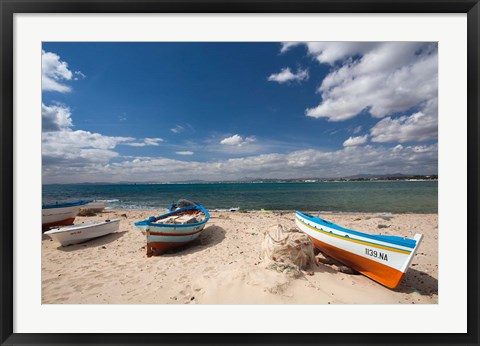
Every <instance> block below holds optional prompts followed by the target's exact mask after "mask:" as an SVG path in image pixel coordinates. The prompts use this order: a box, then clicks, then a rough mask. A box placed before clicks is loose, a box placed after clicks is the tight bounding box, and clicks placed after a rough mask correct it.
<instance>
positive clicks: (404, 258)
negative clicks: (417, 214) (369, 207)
mask: <svg viewBox="0 0 480 346" xmlns="http://www.w3.org/2000/svg"><path fill="white" fill-rule="evenodd" d="M320 220H321V219H319V218H315V217H312V216H310V215H307V214H302V213H299V212H297V213H296V219H295V222H296V224H297V226H298V227H299V228H300V229H301V230H302V231H303V232H304V233H306V234H307V235H308V236H309V237H310V238H311V239H312V241H313V243H314V245H315V247H317V248H318V249H319V250H320V251H322V252H324V253H325V254H327V255H328V256H331V257H333V258H335V259H337V260H338V261H340V262H342V263H343V264H345V265H347V266H349V267H351V268H353V269H355V270H357V271H358V272H360V273H361V274H363V275H365V276H367V277H369V278H371V279H373V280H375V281H377V282H379V283H380V284H382V285H384V286H386V287H388V288H396V287H398V285H399V284H400V282H401V281H402V279H403V277H404V275H405V273H406V272H407V269H408V267H409V265H410V263H411V261H412V259H413V256H414V255H415V252H416V250H417V248H418V246H419V244H420V241H421V239H422V236H421V235H420V234H417V235H416V236H415V237H414V239H413V240H411V239H408V240H405V239H402V238H401V237H392V236H372V235H369V234H366V233H360V232H356V231H350V230H347V229H344V228H342V227H339V226H338V225H335V224H333V223H329V222H325V220H321V221H320ZM317 221H318V222H317ZM322 221H323V222H322Z"/></svg>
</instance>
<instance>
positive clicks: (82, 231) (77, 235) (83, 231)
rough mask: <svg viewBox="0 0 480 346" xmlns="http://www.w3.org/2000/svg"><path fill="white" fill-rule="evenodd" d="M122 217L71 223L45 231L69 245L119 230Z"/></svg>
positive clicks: (64, 244) (63, 243) (58, 240)
mask: <svg viewBox="0 0 480 346" xmlns="http://www.w3.org/2000/svg"><path fill="white" fill-rule="evenodd" d="M119 225H120V219H116V220H105V221H103V222H85V223H81V224H78V225H71V226H66V227H61V228H56V229H52V230H50V231H48V232H45V234H46V235H48V236H49V237H50V238H52V239H53V240H55V241H57V242H59V243H60V244H62V246H67V245H71V244H78V243H83V242H85V241H87V240H90V239H93V238H98V237H101V236H104V235H107V234H110V233H113V232H116V231H118V227H119Z"/></svg>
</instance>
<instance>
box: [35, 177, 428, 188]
mask: <svg viewBox="0 0 480 346" xmlns="http://www.w3.org/2000/svg"><path fill="white" fill-rule="evenodd" d="M399 181H402V182H416V181H438V177H437V176H435V178H433V176H432V177H431V178H430V177H428V176H425V177H422V178H420V177H418V178H414V177H408V178H403V177H402V178H395V177H391V178H337V179H278V180H277V179H275V180H271V179H262V180H252V181H198V182H193V181H186V182H118V183H109V182H95V183H88V182H83V183H48V184H42V186H48V185H210V184H304V183H307V184H308V183H349V182H387V183H388V182H399Z"/></svg>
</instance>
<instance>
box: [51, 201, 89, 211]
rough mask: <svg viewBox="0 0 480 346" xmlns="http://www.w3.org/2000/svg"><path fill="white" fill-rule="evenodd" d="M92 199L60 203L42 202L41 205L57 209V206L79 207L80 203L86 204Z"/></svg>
mask: <svg viewBox="0 0 480 346" xmlns="http://www.w3.org/2000/svg"><path fill="white" fill-rule="evenodd" d="M90 202H92V201H84V200H81V201H77V202H67V203H60V204H44V205H42V209H58V208H70V207H81V206H82V205H86V204H88V203H90Z"/></svg>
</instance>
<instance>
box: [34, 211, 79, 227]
mask: <svg viewBox="0 0 480 346" xmlns="http://www.w3.org/2000/svg"><path fill="white" fill-rule="evenodd" d="M79 210H80V206H72V207H65V208H51V209H42V230H47V229H49V228H51V227H55V226H66V225H71V224H73V222H74V221H75V217H76V216H77V214H78V211H79Z"/></svg>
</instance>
